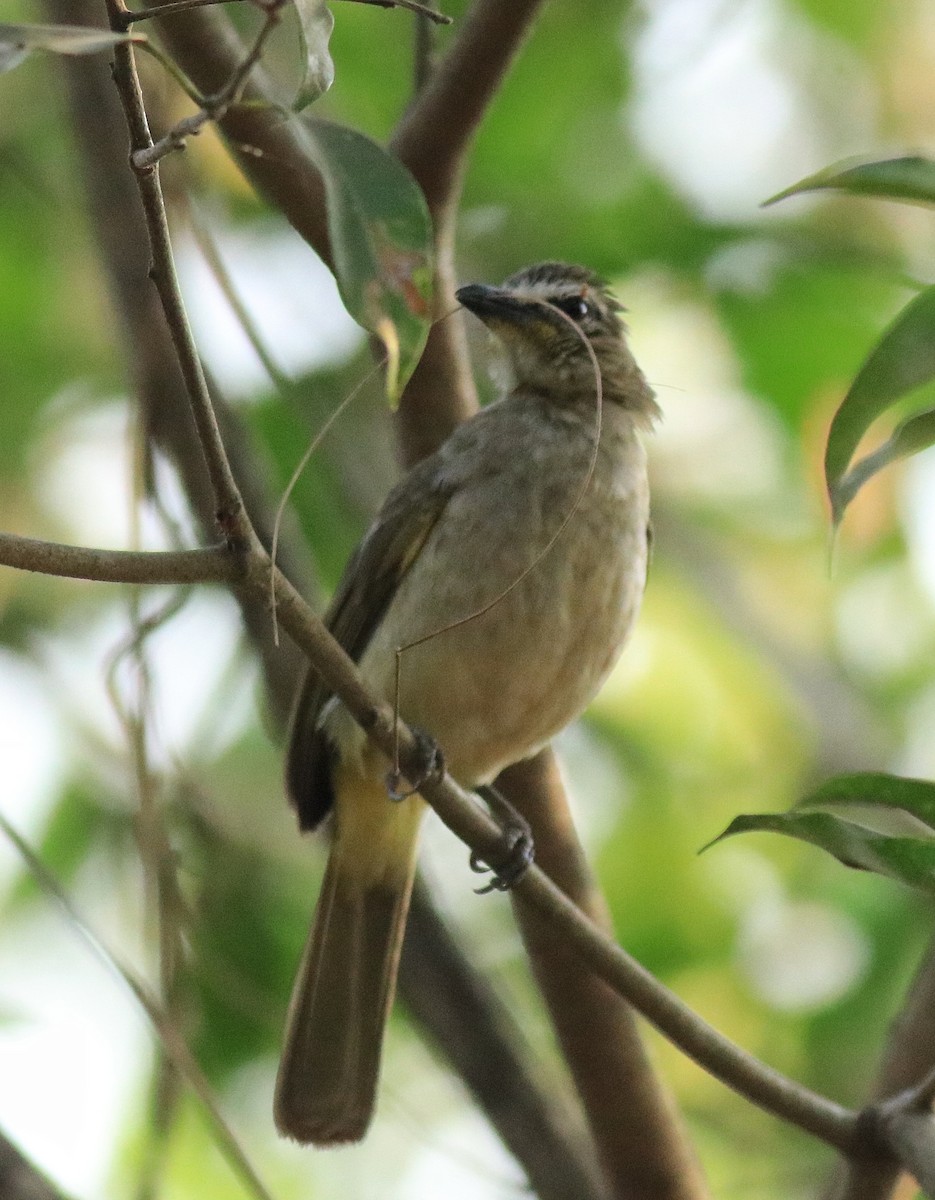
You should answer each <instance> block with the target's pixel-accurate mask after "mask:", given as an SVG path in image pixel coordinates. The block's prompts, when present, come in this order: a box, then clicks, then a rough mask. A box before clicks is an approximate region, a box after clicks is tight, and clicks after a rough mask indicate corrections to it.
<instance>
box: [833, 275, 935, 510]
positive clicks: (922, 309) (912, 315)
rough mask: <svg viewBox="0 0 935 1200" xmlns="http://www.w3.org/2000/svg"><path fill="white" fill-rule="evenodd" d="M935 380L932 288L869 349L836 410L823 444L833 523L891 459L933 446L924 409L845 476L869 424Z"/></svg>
mask: <svg viewBox="0 0 935 1200" xmlns="http://www.w3.org/2000/svg"><path fill="white" fill-rule="evenodd" d="M933 379H935V287H929V288H926V289H925V291H923V292H920V293H919V295H918V296H916V298H915V299H914V300H913V301H911V302H910V303H909V304H907V305H906V307H905V308H904V309H903V311H902V312H901V313H900V314H899V316H898V317H897V318H896V320H895V321H894V322H893V324H892V325H890V327H889V329H887V331H886V332H885V333H884V334H883V337H882V338H881V339H880V341H879V342H878V343H877V345H876V346H875V347H874V349H873V350H872V351H871V353H870V355H869V357H868V358H867V360H866V361H865V362H864V364H863V366H862V367H861V368H860V371H859V372H858V373H857V378H856V379H855V380H854V382H853V383H852V384H851V387H850V390H849V391H848V393H847V395H846V396H845V397H844V399H843V401H842V402H841V405H840V407H839V408H838V410H837V412H836V413H835V414H834V419H833V421H832V422H831V428H830V430H829V431H828V444H827V446H826V447H825V480H826V482H827V485H828V495H829V496H830V498H831V511H832V517H833V520H834V523H835V525H837V524H838V523H839V522H840V520H841V518H842V516H843V515H844V510H845V508H846V507H847V505H848V504H849V503H850V501H851V500H852V499H853V498H854V495H855V494H856V492H857V490H858V488H859V487H860V485H861V484H862V483H863V482H864V481H865V480H866V479H868V478H869V477H870V476H871V475H873V474H875V472H876V471H878V470H879V469H880V467H881V466H884V465H885V464H886V463H887V462H891V461H893V459H894V458H899V457H902V456H903V455H906V454H911V453H914V452H915V451H916V450H918V449H921V448H922V447H923V446H927V445H930V444H931V439H930V437H929V435H930V434H931V433H932V431H933V427H932V422H931V420H930V419H929V414H928V413H923V414H920V415H919V416H918V417H916V418H914V419H913V420H911V421H907V422H906V423H905V424H904V425H902V426H901V427H900V428H899V429H898V430H897V431H896V433H894V435H893V437H892V438H891V439H890V443H888V444H887V445H886V446H884V447H882V448H881V450H879V451H877V452H876V456H879V457H876V456H871V457H870V462H869V464H867V465H864V463H866V460H864V463H859V464H858V465H857V466H856V467H855V468H854V470H853V471H852V472H851V473H850V476H848V475H847V474H846V472H847V467H848V465H849V463H850V461H851V458H852V456H853V454H854V451H855V450H856V449H857V445H858V443H859V442H860V439H861V438H862V437H863V436H864V434H865V433H866V432H867V430H868V429H869V427H870V426H871V425H872V424H873V422H874V421H875V420H876V419H877V417H879V416H881V415H882V414H883V413H884V412H886V410H887V409H888V408H890V407H891V406H892V405H893V404H895V403H896V401H898V400H900V399H902V397H903V396H905V395H907V393H909V392H912V391H914V390H915V389H916V388H919V387H922V385H923V384H926V383H929V382H931V381H932V380H933ZM927 438H929V440H926V439H927Z"/></svg>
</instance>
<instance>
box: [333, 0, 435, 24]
mask: <svg viewBox="0 0 935 1200" xmlns="http://www.w3.org/2000/svg"><path fill="white" fill-rule="evenodd" d="M347 3H349V4H369V5H370V6H371V7H372V8H407V9H408V10H409V11H410V12H414V13H418V14H419V16H420V17H426V18H427V19H428V20H430V21H434V22H435V24H436V25H450V24H451V22H452V20H453V18H452V17H449V16H447V15H446V14H445V13H441V12H439V11H438V9H437V8H432V7H431V6H430V5H428V4H419V3H418V0H347Z"/></svg>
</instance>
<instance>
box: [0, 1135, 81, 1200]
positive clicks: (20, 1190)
mask: <svg viewBox="0 0 935 1200" xmlns="http://www.w3.org/2000/svg"><path fill="white" fill-rule="evenodd" d="M0 1196H3V1198H4V1200H67V1197H66V1195H65V1193H64V1192H62V1191H59V1189H58V1188H57V1187H55V1185H54V1184H52V1183H51V1182H50V1180H48V1179H47V1178H46V1177H45V1175H43V1174H42V1172H41V1171H40V1170H39V1169H38V1167H34V1166H33V1164H32V1163H31V1162H30V1161H29V1159H28V1158H26V1156H25V1155H24V1154H23V1153H22V1151H21V1150H18V1149H17V1147H16V1146H14V1145H13V1143H12V1142H11V1141H10V1140H9V1139H8V1138H7V1137H6V1136H5V1135H4V1134H3V1133H2V1132H0Z"/></svg>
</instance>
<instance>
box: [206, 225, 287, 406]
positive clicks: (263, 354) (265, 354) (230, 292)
mask: <svg viewBox="0 0 935 1200" xmlns="http://www.w3.org/2000/svg"><path fill="white" fill-rule="evenodd" d="M187 208H188V216H189V225H190V227H191V230H192V233H193V234H194V236H195V242H196V244H197V246H198V249H199V250H200V251H201V255H202V258H203V259H204V260H205V263H206V264H207V267H208V269H209V270H210V272H211V274H212V275H213V276H214V280H215V283H217V285H218V287H219V288H220V289H221V292H222V294H223V296H224V299H225V300H226V301H227V303H228V305H229V306H230V309H231V311H232V312H233V314H234V316H235V317H236V318H237V323H238V324H239V325H240V328H241V330H242V331H243V334H244V336H245V337H246V339H247V341H248V342H249V343H250V345H251V347H252V349H253V353H254V354H255V355H256V356H257V358H258V359H259V360H260V364H261V366H262V367H263V369H264V370H265V371H266V374H267V375H268V376H269V378H270V382H271V383H272V384H273V386H274V387H275V388H276V390H277V391H278V392H279V394H280V396H282V397H283V398H285V397H286V396H289V395H290V394H294V393H295V391H296V385H295V384H294V383H293V381H292V380H291V379H290V378H289V376H288V375H286V373H285V372H284V371H283V370H282V369H281V368H280V367H279V366H278V364H277V363H276V362H275V360H274V359H273V356H272V354H271V353H270V352H269V349H268V347H267V346H266V343H265V342H264V341H263V338H262V336H261V334H260V331H259V329H258V328H257V324H256V322H255V321H254V319H253V317H252V315H251V314H250V311H249V309H248V308H247V306H246V304H244V302H243V298H242V297H241V295H240V292H239V291H238V290H237V286H236V284H235V283H234V280H233V278H232V276H231V273H230V271H228V269H227V264H226V263H225V262H224V258H223V256H222V255H221V252H220V250H219V249H218V244H217V242H216V241H215V238H214V235H213V234H212V233H211V230H210V229H209V228H208V223H207V221H206V220H205V219H204V217H203V216H202V214H201V212H200V211H199V208H198V206H197V205H195V204H193V203H191V202H189V203H188V205H187Z"/></svg>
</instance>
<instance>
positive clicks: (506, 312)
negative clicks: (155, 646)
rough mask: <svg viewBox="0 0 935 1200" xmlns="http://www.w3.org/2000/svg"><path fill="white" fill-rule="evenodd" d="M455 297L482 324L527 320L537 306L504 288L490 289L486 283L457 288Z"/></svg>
mask: <svg viewBox="0 0 935 1200" xmlns="http://www.w3.org/2000/svg"><path fill="white" fill-rule="evenodd" d="M455 296H456V297H457V299H458V302H459V303H460V304H463V305H464V307H465V308H468V309H470V310H471V312H472V313H474V314H475V316H478V317H480V319H481V320H482V321H484V322H488V321H490V322H499V321H503V322H510V323H511V324H515V323H517V322H519V321H525V320H528V319H529V318H530V317H531V316H533V315H534V314H535V310H536V308H537V306H536V305H535V304H530V303H529V301H528V300H521V299H520V298H519V297H518V296H516V295H515V294H514V293H513V292H508V291H506V289H505V288H498V287H490V286H489V285H488V284H486V283H469V284H467V285H466V286H465V287H463V288H458V290H457V291H456V292H455Z"/></svg>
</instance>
